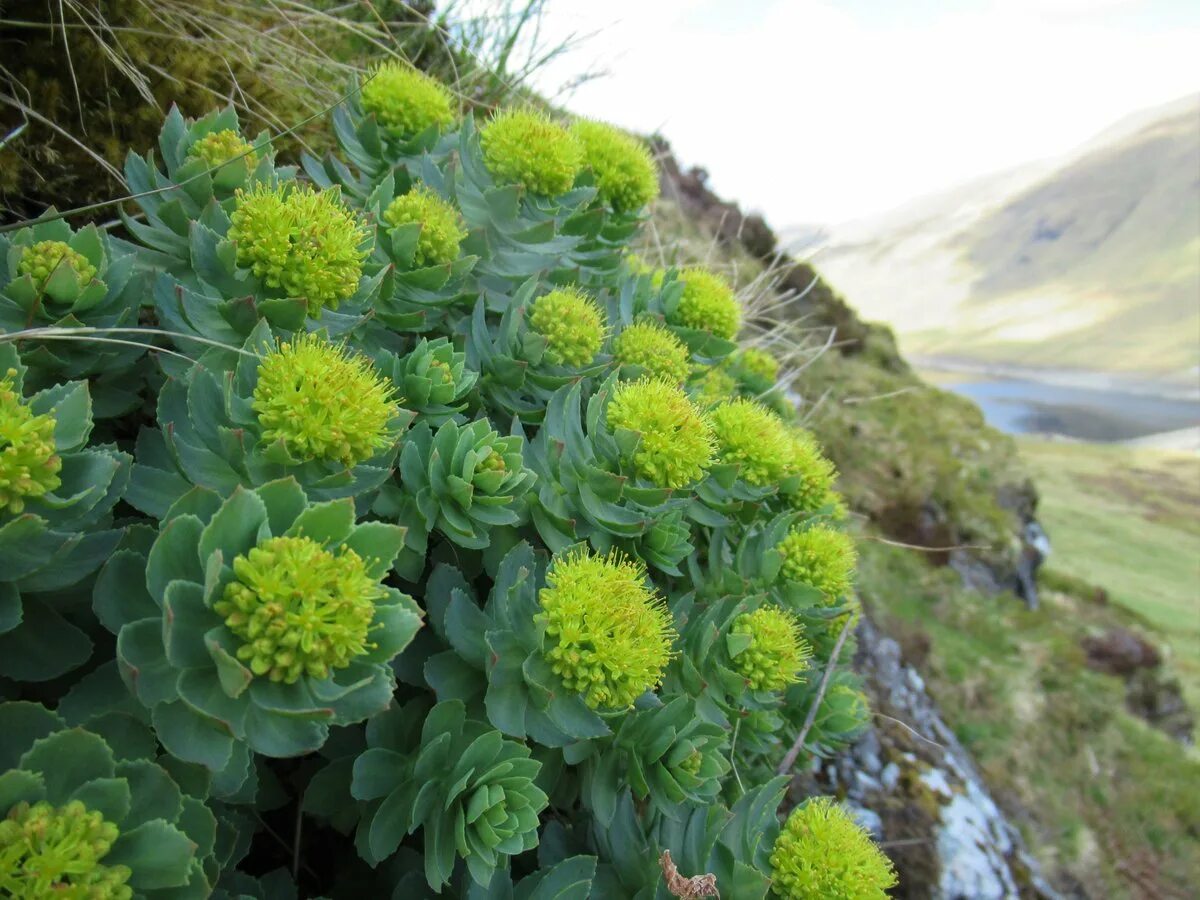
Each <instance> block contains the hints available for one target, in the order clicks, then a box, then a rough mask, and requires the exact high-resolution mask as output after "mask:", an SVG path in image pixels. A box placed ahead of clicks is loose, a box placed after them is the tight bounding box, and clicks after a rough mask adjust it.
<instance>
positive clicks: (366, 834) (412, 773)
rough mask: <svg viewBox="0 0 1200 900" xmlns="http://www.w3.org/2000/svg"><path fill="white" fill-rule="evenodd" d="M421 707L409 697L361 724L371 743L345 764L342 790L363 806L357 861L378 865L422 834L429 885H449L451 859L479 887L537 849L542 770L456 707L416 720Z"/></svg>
mask: <svg viewBox="0 0 1200 900" xmlns="http://www.w3.org/2000/svg"><path fill="white" fill-rule="evenodd" d="M426 708H427V707H426V705H425V704H424V703H423V702H422V701H414V702H413V703H410V704H409V705H407V706H404V707H401V708H395V709H392V710H389V711H388V712H386V713H384V714H382V715H380V716H377V717H376V718H374V719H372V720H371V721H370V722H369V723H368V724H367V743H368V744H369V745H370V746H369V748H368V749H367V750H366V751H365V752H364V753H363V754H362V755H361V756H359V757H358V759H357V760H355V762H354V774H353V781H352V782H351V788H350V792H351V794H352V795H353V796H354V797H355V799H358V800H365V801H368V806H367V810H366V812H365V814H364V815H363V818H362V821H361V822H360V823H359V826H358V833H357V837H356V841H355V842H356V844H357V847H358V851H359V855H361V856H362V857H363V858H364V859H365V860H367V862H369V863H371V864H372V865H377V864H378V863H379V862H380V861H381V860H383V859H385V858H386V857H388V856H390V855H391V854H393V853H394V852H395V851H396V848H397V847H398V846H399V844H400V841H401V840H403V839H404V837H405V836H406V835H409V834H412V833H414V832H416V831H417V829H421V831H422V833H423V837H424V847H425V858H424V865H425V878H426V880H427V881H428V884H429V886H430V887H431V888H433V889H434V890H435V891H438V892H440V891H441V888H442V887H443V886H444V885H445V884H447V883H448V882H449V881H450V878H451V876H452V875H453V873H454V865H455V859H456V857H457V858H459V859H462V860H464V861H465V862H466V865H467V869H468V871H469V872H470V874H471V877H472V878H473V879H474V881H475V882H476V884H478V885H480V886H483V887H487V886H488V884H489V883H490V882H491V880H492V876H493V874H494V873H495V871H496V869H503V868H506V867H507V861H508V858H509V857H512V856H516V855H517V854H518V853H523V852H525V851H526V850H531V849H533V848H534V847H536V846H537V843H538V815H539V814H540V813H541V811H542V810H543V809H544V808H545V807H546V803H547V797H546V794H545V793H544V792H543V791H542V789H541V788H539V787H538V786H537V784H535V779H536V778H537V776H538V773H539V771H540V770H541V764H540V763H539V762H537V761H536V760H534V759H532V758H531V756H530V751H529V748H528V747H527V746H525V744H523V743H520V742H518V741H513V740H510V739H508V738H505V737H504V736H503V735H502V734H501V733H500V732H499V731H496V730H495V729H494V728H492V727H491V726H489V725H487V724H486V723H484V722H477V721H474V720H472V719H469V718H468V717H467V712H466V707H465V705H464V704H463V703H461V702H459V701H456V700H449V701H445V702H442V703H439V704H437V705H436V706H434V707H433V709H431V710H429V712H428V714H427V715H424V716H423V714H424V712H425V709H426ZM422 716H423V723H422ZM418 724H420V730H419V731H418V727H417V726H418Z"/></svg>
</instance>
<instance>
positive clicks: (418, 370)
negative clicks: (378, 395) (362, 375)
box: [377, 337, 479, 428]
mask: <svg viewBox="0 0 1200 900" xmlns="http://www.w3.org/2000/svg"><path fill="white" fill-rule="evenodd" d="M377 362H378V363H379V364H381V368H383V370H384V372H385V374H387V375H388V376H389V377H390V378H391V379H392V382H393V383H394V384H395V385H396V389H397V391H398V392H399V394H400V396H401V397H402V398H403V400H404V405H405V407H406V408H407V409H410V410H412V411H413V412H414V413H416V414H417V415H418V416H419V417H420V419H421V421H422V422H425V423H426V424H428V425H429V426H430V427H432V428H436V427H437V426H439V425H441V424H443V423H445V422H448V421H449V420H451V419H454V418H457V417H458V416H459V415H460V414H461V413H462V412H463V411H464V410H465V409H466V408H467V395H468V394H469V393H470V391H471V389H472V388H473V387H474V386H475V382H476V381H478V379H479V373H478V372H475V371H474V370H472V369H470V368H468V366H467V364H466V363H467V355H466V354H465V353H461V352H459V351H458V350H456V349H455V348H454V345H453V344H452V343H451V342H450V341H449V340H448V339H447V338H444V337H440V338H434V339H433V340H432V341H431V340H427V339H425V338H422V339H421V340H420V341H418V342H417V344H416V346H414V347H413V348H412V350H410V351H409V352H408V353H406V354H404V355H403V356H392V355H388V356H385V357H381V358H380V359H379V360H377Z"/></svg>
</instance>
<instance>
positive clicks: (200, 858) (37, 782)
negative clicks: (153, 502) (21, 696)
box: [0, 702, 217, 900]
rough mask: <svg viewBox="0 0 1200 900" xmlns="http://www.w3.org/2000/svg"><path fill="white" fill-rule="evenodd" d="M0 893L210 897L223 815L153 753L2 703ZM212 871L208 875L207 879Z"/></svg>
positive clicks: (121, 898)
mask: <svg viewBox="0 0 1200 900" xmlns="http://www.w3.org/2000/svg"><path fill="white" fill-rule="evenodd" d="M0 733H3V734H4V742H3V746H2V748H0V893H2V894H3V895H4V896H5V897H13V898H16V900H43V898H51V897H89V898H90V897H97V898H112V900H167V898H175V897H205V896H208V895H209V894H210V893H211V891H212V889H213V884H212V881H214V880H215V874H216V872H215V870H214V869H213V865H214V862H215V861H214V860H213V858H212V853H213V849H214V834H215V831H216V827H217V826H216V819H215V818H214V816H213V813H212V812H211V810H209V808H208V807H207V806H206V805H205V803H204V802H203V800H201V799H198V798H197V797H195V796H191V795H190V794H189V792H187V791H185V790H182V789H181V785H180V784H179V783H177V782H176V781H175V780H174V778H173V777H172V775H171V774H169V773H168V771H167V769H165V768H164V767H163V766H161V765H159V764H158V763H156V762H155V761H154V758H153V754H152V753H151V755H150V756H149V757H148V758H147V757H141V756H134V757H130V756H128V755H126V754H123V753H119V752H115V748H114V747H111V746H110V745H109V744H108V743H107V742H106V741H105V739H104V738H103V737H101V736H100V735H98V734H96V733H94V732H92V731H89V730H85V729H83V728H68V727H67V725H66V723H64V721H63V719H62V718H61V717H60V716H59V715H58V714H56V713H53V712H50V711H49V710H47V709H46V708H45V707H42V706H39V705H37V704H34V703H25V702H10V703H5V704H2V705H0ZM210 872H211V875H210Z"/></svg>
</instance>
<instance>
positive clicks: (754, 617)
mask: <svg viewBox="0 0 1200 900" xmlns="http://www.w3.org/2000/svg"><path fill="white" fill-rule="evenodd" d="M731 631H732V633H733V634H735V635H749V637H750V645H749V646H748V647H746V649H745V650H743V651H742V652H741V653H739V654H738V655H737V656H735V657H734V658H733V667H734V668H735V669H736V670H737V671H738V672H740V673H741V674H742V675H744V676H746V681H747V682H749V684H750V687H751V689H753V690H756V691H779V690H783V689H784V688H785V687H787V686H788V685H789V684H792V683H794V682H796V681H798V680H799V679H800V675H799V673H800V671H801V670H802V669H804V668H805V666H807V665H808V659H809V657H811V656H812V648H811V647H809V646H808V642H807V641H805V640H804V638H803V637H801V632H802V631H803V627H802V626H801V624H800V622H799V621H798V620H797V619H796V617H795V616H793V615H792V614H791V613H789V612H787V611H786V610H784V609H780V608H779V607H778V606H763V607H761V608H759V609H756V610H755V611H754V612H752V613H743V614H742V615H740V616H738V617H737V618H736V619H735V620H734V622H733V625H732V627H731Z"/></svg>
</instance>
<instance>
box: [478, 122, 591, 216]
mask: <svg viewBox="0 0 1200 900" xmlns="http://www.w3.org/2000/svg"><path fill="white" fill-rule="evenodd" d="M479 142H480V144H481V145H482V147H483V160H484V163H485V164H486V165H487V168H488V171H489V172H491V173H492V175H493V176H494V177H495V178H496V179H497V180H498V181H500V182H504V183H509V184H512V183H515V184H520V185H524V187H525V188H526V189H527V190H529V191H532V192H533V193H535V194H544V195H546V196H548V197H557V196H558V195H559V194H565V193H566V192H567V191H569V190H570V189H571V186H572V185H573V184H574V183H575V176H576V175H578V174H579V170H580V168H581V167H582V166H583V149H582V148H581V147H580V146H579V142H578V141H577V140H575V138H574V136H573V135H572V134H571V133H570V132H569V131H567V129H565V128H563V127H562V126H561V125H559V124H558V123H557V122H554V121H553V120H551V119H550V117H549V116H547V115H546V114H545V113H540V112H535V111H533V110H526V109H503V110H500V112H498V113H496V115H495V116H493V117H492V120H491V121H490V122H488V124H487V125H485V126H484V128H483V130H482V131H481V132H480V135H479Z"/></svg>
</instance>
